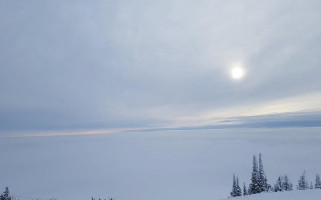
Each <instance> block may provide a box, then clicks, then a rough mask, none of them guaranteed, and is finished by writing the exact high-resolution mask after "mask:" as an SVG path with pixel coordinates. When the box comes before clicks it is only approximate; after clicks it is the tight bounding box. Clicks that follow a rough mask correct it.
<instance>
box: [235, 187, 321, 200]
mask: <svg viewBox="0 0 321 200" xmlns="http://www.w3.org/2000/svg"><path fill="white" fill-rule="evenodd" d="M319 199H321V190H320V189H318V190H303V191H290V192H276V193H262V194H257V195H250V196H244V197H235V198H230V199H229V200H319Z"/></svg>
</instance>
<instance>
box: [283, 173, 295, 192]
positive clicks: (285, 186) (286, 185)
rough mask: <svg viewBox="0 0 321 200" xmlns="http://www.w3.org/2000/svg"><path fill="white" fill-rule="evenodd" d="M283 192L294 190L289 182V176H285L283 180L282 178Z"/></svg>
mask: <svg viewBox="0 0 321 200" xmlns="http://www.w3.org/2000/svg"><path fill="white" fill-rule="evenodd" d="M282 190H283V191H291V190H293V185H292V183H291V182H290V181H289V178H288V176H287V175H285V176H283V178H282Z"/></svg>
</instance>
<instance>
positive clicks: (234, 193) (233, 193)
mask: <svg viewBox="0 0 321 200" xmlns="http://www.w3.org/2000/svg"><path fill="white" fill-rule="evenodd" d="M230 194H231V197H236V179H235V174H233V185H232V191H231V193H230Z"/></svg>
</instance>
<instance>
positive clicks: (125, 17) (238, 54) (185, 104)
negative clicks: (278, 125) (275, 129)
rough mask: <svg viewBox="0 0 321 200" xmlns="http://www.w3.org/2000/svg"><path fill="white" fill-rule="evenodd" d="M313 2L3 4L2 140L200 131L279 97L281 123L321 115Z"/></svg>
mask: <svg viewBox="0 0 321 200" xmlns="http://www.w3.org/2000/svg"><path fill="white" fill-rule="evenodd" d="M320 4H321V3H320V2H319V1H309V2H306V1H260V2H256V1H242V2H238V1H229V2H225V1H198V2H196V1H161V2H149V1H139V2H130V1H117V2H115V1H90V2H77V1H68V2H63V1H60V2H57V1H55V2H53V1H36V0H33V1H28V2H18V1H1V2H0V13H1V14H0V27H1V32H0V58H1V59H0V67H1V73H0V92H1V98H0V122H1V130H2V131H12V130H38V131H40V130H79V129H109V128H138V127H149V128H153V127H158V126H162V127H163V126H164V127H166V126H168V127H171V126H172V125H173V124H176V123H177V122H178V121H180V120H181V119H186V118H197V117H198V116H201V117H199V118H198V119H197V120H199V119H204V120H205V121H204V122H200V124H205V123H206V122H207V121H208V120H214V121H215V120H216V119H217V118H218V117H219V116H220V113H222V112H229V116H228V117H231V118H233V117H234V118H235V117H240V116H243V115H248V113H249V111H248V110H247V111H244V112H243V111H242V110H244V109H245V108H253V110H252V112H253V113H254V114H253V115H257V114H255V113H256V112H259V111H257V110H260V109H261V108H260V107H255V106H256V105H262V108H264V105H266V104H272V103H271V102H279V101H283V100H284V99H289V101H288V102H287V101H283V102H282V105H281V104H278V105H281V106H280V107H279V108H278V110H279V112H278V114H280V113H283V112H284V113H285V112H286V113H288V112H291V113H293V114H294V115H296V114H295V113H296V112H307V111H311V109H312V111H313V112H315V111H319V110H320V109H321V106H320V104H319V103H318V102H317V101H316V99H315V98H317V97H319V96H320V95H319V94H321V93H320V91H321V79H320V74H321V68H320V64H321V60H320V58H321V56H320V52H321V45H320V44H321V37H320V36H321V27H320V26H319V24H320V23H321V13H320V12H319V9H318V8H319V7H320V6H321V5H320ZM235 62H240V63H242V64H243V65H244V67H245V68H246V71H247V76H246V78H245V79H244V80H242V81H241V82H235V81H232V80H231V79H230V78H229V76H228V72H229V67H230V65H231V64H232V63H235ZM297 97H298V100H297V101H300V98H301V97H304V98H305V100H307V101H300V105H299V106H298V105H297V106H298V107H297V108H292V110H290V111H289V109H284V108H285V107H287V105H288V104H291V103H292V102H293V100H295V98H297ZM311 101H313V103H311ZM300 106H301V107H300ZM301 108H302V109H301ZM283 110H284V111H283ZM281 111H282V112H281ZM208 113H211V114H210V115H208ZM274 113H275V111H272V110H271V111H270V112H269V110H267V111H266V112H265V113H261V114H260V115H270V114H274ZM312 115H313V114H312ZM289 119H290V118H289ZM306 119H310V118H309V117H307V118H306ZM319 119H320V117H318V118H316V119H314V120H319ZM193 123H194V122H190V124H184V126H191V125H193Z"/></svg>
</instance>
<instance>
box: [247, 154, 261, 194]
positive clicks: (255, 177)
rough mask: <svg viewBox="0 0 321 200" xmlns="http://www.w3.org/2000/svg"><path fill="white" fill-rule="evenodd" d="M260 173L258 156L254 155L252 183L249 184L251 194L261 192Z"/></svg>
mask: <svg viewBox="0 0 321 200" xmlns="http://www.w3.org/2000/svg"><path fill="white" fill-rule="evenodd" d="M258 182H259V174H258V165H257V160H256V156H255V155H254V156H253V170H252V177H251V184H250V186H249V188H250V190H251V194H257V193H260V187H259V183H258Z"/></svg>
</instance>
